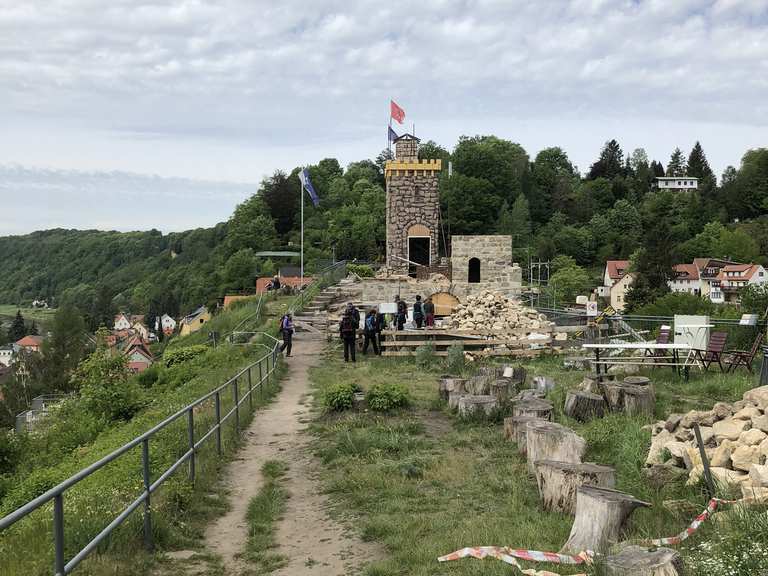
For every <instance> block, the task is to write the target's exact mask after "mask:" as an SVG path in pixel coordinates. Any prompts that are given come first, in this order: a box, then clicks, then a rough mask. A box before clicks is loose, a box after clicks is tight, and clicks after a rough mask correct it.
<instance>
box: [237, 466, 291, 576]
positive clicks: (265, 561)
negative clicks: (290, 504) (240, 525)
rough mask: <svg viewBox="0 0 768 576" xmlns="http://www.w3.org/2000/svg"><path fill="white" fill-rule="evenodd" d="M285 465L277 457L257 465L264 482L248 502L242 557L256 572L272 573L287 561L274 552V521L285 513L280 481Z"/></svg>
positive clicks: (285, 498) (283, 475)
mask: <svg viewBox="0 0 768 576" xmlns="http://www.w3.org/2000/svg"><path fill="white" fill-rule="evenodd" d="M287 472H288V465H287V464H286V463H285V462H282V461H280V460H269V461H267V462H265V463H264V465H263V466H262V468H261V474H262V477H263V481H264V484H263V485H262V487H261V489H260V490H259V493H258V494H257V495H256V496H255V497H254V498H253V499H252V500H251V502H250V503H249V504H248V514H247V520H248V529H249V534H248V543H247V545H246V550H245V559H246V560H247V561H248V562H250V563H251V564H252V565H253V569H254V570H255V573H256V574H265V573H269V572H274V571H275V570H277V569H278V568H282V567H283V566H285V565H286V564H287V562H288V558H287V557H286V556H283V555H282V554H278V553H275V552H274V549H275V546H276V544H275V524H276V523H277V521H278V520H280V517H281V516H282V514H283V513H284V512H285V506H286V502H287V501H288V496H289V495H288V492H287V490H286V489H285V488H284V487H283V486H282V480H283V478H284V477H285V474H286V473H287Z"/></svg>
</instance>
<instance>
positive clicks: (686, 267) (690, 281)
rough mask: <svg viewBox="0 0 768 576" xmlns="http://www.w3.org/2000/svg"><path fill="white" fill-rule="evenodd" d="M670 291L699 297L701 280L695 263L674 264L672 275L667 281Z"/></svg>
mask: <svg viewBox="0 0 768 576" xmlns="http://www.w3.org/2000/svg"><path fill="white" fill-rule="evenodd" d="M667 285H668V286H669V289H670V291H672V292H684V293H686V294H695V295H696V296H701V278H700V276H699V268H698V267H697V266H696V264H695V263H691V264H675V266H674V268H673V275H672V278H670V279H669V280H668V281H667Z"/></svg>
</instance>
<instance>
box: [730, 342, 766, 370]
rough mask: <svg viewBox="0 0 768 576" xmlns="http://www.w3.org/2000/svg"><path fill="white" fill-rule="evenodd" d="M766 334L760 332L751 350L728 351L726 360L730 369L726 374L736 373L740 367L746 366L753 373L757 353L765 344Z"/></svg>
mask: <svg viewBox="0 0 768 576" xmlns="http://www.w3.org/2000/svg"><path fill="white" fill-rule="evenodd" d="M763 337H764V334H763V333H762V332H760V333H759V334H758V335H757V337H756V338H755V341H754V342H753V343H752V348H750V349H749V350H728V351H727V352H726V354H727V356H728V358H727V360H726V362H727V365H728V368H727V369H726V372H731V371H734V372H735V371H736V368H738V367H739V366H744V368H746V369H747V370H749V372H750V373H751V372H752V361H753V360H754V359H755V356H757V351H758V350H759V349H760V344H762V343H763Z"/></svg>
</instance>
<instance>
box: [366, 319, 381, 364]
mask: <svg viewBox="0 0 768 576" xmlns="http://www.w3.org/2000/svg"><path fill="white" fill-rule="evenodd" d="M377 326H378V319H377V317H376V310H374V309H373V308H371V309H370V310H368V314H366V315H365V327H364V328H363V336H364V337H365V341H364V342H363V354H368V345H369V344H373V353H374V354H376V355H377V356H378V355H379V343H378V342H377V330H378V328H377Z"/></svg>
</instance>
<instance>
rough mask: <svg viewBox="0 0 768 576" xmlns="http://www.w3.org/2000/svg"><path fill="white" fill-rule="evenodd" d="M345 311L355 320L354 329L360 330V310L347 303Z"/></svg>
mask: <svg viewBox="0 0 768 576" xmlns="http://www.w3.org/2000/svg"><path fill="white" fill-rule="evenodd" d="M346 311H347V312H349V313H350V314H352V317H353V318H354V319H355V322H356V324H355V328H360V310H358V309H357V306H355V305H354V304H352V302H348V303H347V310H346Z"/></svg>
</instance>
